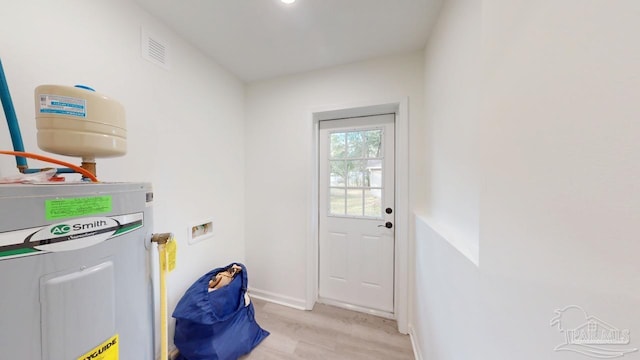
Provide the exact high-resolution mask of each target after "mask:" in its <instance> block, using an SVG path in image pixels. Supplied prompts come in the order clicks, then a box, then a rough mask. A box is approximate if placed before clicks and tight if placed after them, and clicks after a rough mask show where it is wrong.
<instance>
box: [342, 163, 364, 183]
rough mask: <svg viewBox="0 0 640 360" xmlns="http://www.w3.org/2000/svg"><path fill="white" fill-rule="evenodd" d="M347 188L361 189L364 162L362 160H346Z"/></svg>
mask: <svg viewBox="0 0 640 360" xmlns="http://www.w3.org/2000/svg"><path fill="white" fill-rule="evenodd" d="M345 163H346V164H347V171H348V172H347V187H363V186H364V173H365V171H366V168H365V164H366V163H365V162H364V161H362V160H347V161H346V162H345Z"/></svg>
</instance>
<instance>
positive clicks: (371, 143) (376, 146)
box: [365, 130, 382, 158]
mask: <svg viewBox="0 0 640 360" xmlns="http://www.w3.org/2000/svg"><path fill="white" fill-rule="evenodd" d="M365 134H366V139H367V140H366V152H367V153H366V155H365V156H366V157H369V158H377V157H381V156H382V130H369V131H366V132H365Z"/></svg>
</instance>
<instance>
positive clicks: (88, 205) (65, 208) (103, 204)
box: [44, 196, 112, 220]
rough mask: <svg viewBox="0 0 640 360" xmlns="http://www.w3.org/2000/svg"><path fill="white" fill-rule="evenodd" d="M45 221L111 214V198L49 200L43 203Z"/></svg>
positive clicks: (93, 197)
mask: <svg viewBox="0 0 640 360" xmlns="http://www.w3.org/2000/svg"><path fill="white" fill-rule="evenodd" d="M44 208H45V212H46V219H47V220H56V219H64V218H70V217H78V216H86V215H96V214H106V213H109V212H111V208H112V202H111V196H92V197H82V198H69V199H51V200H46V201H45V203H44Z"/></svg>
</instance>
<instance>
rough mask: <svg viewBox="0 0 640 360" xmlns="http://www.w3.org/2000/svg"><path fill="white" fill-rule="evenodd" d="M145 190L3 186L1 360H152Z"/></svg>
mask: <svg viewBox="0 0 640 360" xmlns="http://www.w3.org/2000/svg"><path fill="white" fill-rule="evenodd" d="M151 200H152V192H151V186H150V185H149V184H139V183H132V184H94V183H87V184H74V185H72V184H55V185H0V219H2V220H1V221H0V274H2V276H0V289H2V291H1V292H0V358H2V359H16V360H87V359H89V360H98V359H104V360H118V359H120V360H151V359H153V358H154V355H153V354H154V351H153V349H154V335H153V309H154V305H153V292H152V280H151V272H150V268H151V266H150V258H151V250H150V248H151V247H150V245H149V240H150V238H151V229H152V207H151Z"/></svg>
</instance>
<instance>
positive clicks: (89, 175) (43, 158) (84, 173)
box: [0, 150, 99, 182]
mask: <svg viewBox="0 0 640 360" xmlns="http://www.w3.org/2000/svg"><path fill="white" fill-rule="evenodd" d="M0 154H4V155H13V156H22V157H26V158H30V159H35V160H40V161H45V162H48V163H52V164H56V165H61V166H65V167H68V168H69V169H72V170H74V171H75V172H77V173H80V174H82V176H84V177H86V178H89V179H91V181H93V182H99V181H98V178H97V177H96V176H95V175H93V174H92V173H90V172H88V171H87V170H85V169H83V168H81V167H80V166H77V165H73V164H71V163H68V162H65V161H62V160H57V159H54V158H50V157H47V156H43V155H38V154H34V153H28V152H22V151H5V150H0Z"/></svg>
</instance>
